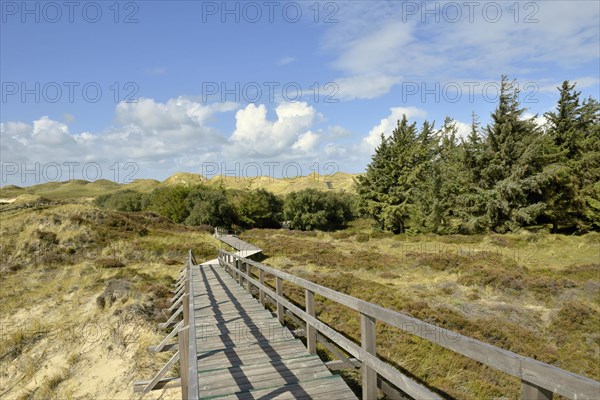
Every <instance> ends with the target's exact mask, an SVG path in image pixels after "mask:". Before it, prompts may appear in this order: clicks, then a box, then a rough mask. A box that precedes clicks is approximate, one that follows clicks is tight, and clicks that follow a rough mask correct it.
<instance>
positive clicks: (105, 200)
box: [94, 184, 355, 230]
mask: <svg viewBox="0 0 600 400" xmlns="http://www.w3.org/2000/svg"><path fill="white" fill-rule="evenodd" d="M354 197H355V196H354V195H351V194H345V193H335V192H322V191H318V190H316V189H304V190H301V191H298V192H292V193H290V194H288V195H287V196H286V197H285V198H283V199H282V198H280V197H277V196H275V195H274V194H273V193H271V192H268V191H266V190H264V189H258V190H252V191H239V190H225V189H223V188H213V187H210V186H207V185H203V184H200V185H197V186H184V185H179V186H169V187H159V188H156V189H154V190H153V191H152V192H150V193H146V194H141V193H136V192H133V191H130V190H125V191H121V192H117V193H113V194H107V195H102V196H99V197H97V198H96V200H95V201H94V204H96V205H97V206H99V207H102V208H107V209H112V210H116V211H140V210H146V211H151V212H155V213H157V214H159V215H161V216H163V217H166V218H169V219H170V220H171V221H173V222H177V223H184V224H186V225H190V226H201V225H202V226H224V227H233V228H236V229H239V228H243V229H248V228H277V227H280V226H281V224H282V222H283V221H284V220H287V221H289V222H290V226H291V227H292V228H294V229H301V230H311V229H335V228H340V227H343V226H344V225H345V224H346V223H347V222H348V221H350V220H351V219H352V218H353V217H354V214H355V212H354V211H353V201H354Z"/></svg>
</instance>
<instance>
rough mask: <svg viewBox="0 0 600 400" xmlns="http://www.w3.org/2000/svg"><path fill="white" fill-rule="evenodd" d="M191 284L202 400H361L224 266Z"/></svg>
mask: <svg viewBox="0 0 600 400" xmlns="http://www.w3.org/2000/svg"><path fill="white" fill-rule="evenodd" d="M235 239H237V238H235ZM227 240H229V239H227ZM230 241H231V243H232V244H235V245H236V246H241V247H243V246H244V244H243V243H242V241H239V239H238V240H233V239H232V240H230ZM234 247H235V246H234ZM192 279H193V281H194V285H193V288H194V293H193V297H194V322H193V323H194V326H195V327H196V347H197V352H198V354H197V360H198V385H199V388H200V398H213V397H214V398H246V399H254V398H261V397H263V398H269V399H270V398H278V399H279V398H282V399H284V398H285V399H291V398H319V397H321V398H327V400H332V399H347V398H353V399H355V398H356V397H355V396H354V394H353V393H352V391H351V390H350V389H349V388H348V386H347V385H346V384H345V383H344V381H343V380H342V379H341V378H339V377H338V376H333V375H331V372H330V371H329V369H328V368H327V367H326V366H325V365H324V363H323V362H322V361H321V360H320V359H319V358H318V357H317V356H315V355H310V354H309V352H308V350H307V349H306V347H304V345H303V344H302V342H301V341H300V340H298V339H296V338H294V337H293V335H292V333H291V332H290V331H289V329H287V328H286V327H283V326H282V325H281V324H280V323H279V321H278V320H277V318H275V317H274V316H273V314H271V312H270V311H268V310H265V309H264V307H263V306H262V305H261V304H260V302H258V301H257V299H255V298H254V297H252V295H250V294H249V293H248V292H247V291H245V290H244V289H243V288H241V287H240V286H239V284H238V283H237V282H236V281H235V280H234V279H233V278H232V277H231V276H229V275H228V274H227V273H226V272H225V271H224V270H223V269H222V268H221V267H220V266H218V265H215V264H203V265H201V266H198V269H197V270H195V271H194V273H193V275H192Z"/></svg>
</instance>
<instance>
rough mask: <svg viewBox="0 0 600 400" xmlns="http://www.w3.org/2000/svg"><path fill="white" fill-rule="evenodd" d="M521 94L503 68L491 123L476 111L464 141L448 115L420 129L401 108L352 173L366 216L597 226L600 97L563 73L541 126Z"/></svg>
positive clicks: (405, 224) (428, 224)
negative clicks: (585, 93)
mask: <svg viewBox="0 0 600 400" xmlns="http://www.w3.org/2000/svg"><path fill="white" fill-rule="evenodd" d="M518 95H519V91H518V89H517V88H516V87H515V85H514V82H510V81H508V79H507V78H506V77H503V78H502V82H501V90H500V100H499V104H498V106H497V108H496V110H495V111H494V113H493V114H492V122H491V123H490V124H489V125H488V126H487V127H485V128H484V129H483V130H481V129H480V127H479V123H478V122H477V117H476V116H474V117H473V123H472V132H471V134H470V135H469V137H468V139H467V140H463V141H461V142H460V143H459V142H458V140H457V137H456V136H457V128H456V124H455V123H454V122H453V121H452V119H447V120H446V121H445V122H444V124H443V126H442V128H441V129H439V130H435V129H434V127H433V125H432V124H430V123H429V122H427V121H426V122H425V123H424V124H423V126H422V127H421V129H420V130H418V129H417V127H416V124H415V123H412V124H410V123H409V122H408V120H407V118H406V117H404V118H403V119H402V120H401V121H399V122H398V126H397V127H396V129H395V130H394V132H393V133H392V135H391V136H390V137H384V136H382V138H381V144H380V145H379V147H378V148H377V149H376V151H375V154H374V155H373V159H372V162H371V163H370V164H369V166H368V167H367V172H366V174H365V175H362V176H359V177H357V178H356V183H357V191H358V194H359V196H360V198H361V202H360V210H361V212H362V213H363V215H367V216H371V217H373V218H375V220H376V221H377V222H378V225H379V226H380V227H381V228H382V229H384V230H389V231H391V232H395V233H402V232H405V231H410V232H433V233H476V232H484V231H489V230H492V231H496V232H509V231H510V232H515V231H517V230H519V229H520V228H522V227H531V226H540V225H541V226H546V225H547V226H550V227H551V229H552V232H558V231H559V230H563V231H569V232H573V231H577V232H580V233H583V232H587V231H590V230H598V229H599V228H600V208H599V207H600V183H599V182H600V104H599V103H598V101H597V100H596V99H593V98H589V99H586V100H584V101H583V102H580V100H579V95H580V94H579V93H578V92H576V91H575V89H574V85H570V84H569V82H565V83H564V84H563V86H562V88H560V100H559V102H558V105H557V110H556V112H551V113H547V114H546V117H547V119H548V124H547V126H545V127H540V126H537V125H536V123H535V118H524V113H525V111H526V110H525V109H524V108H522V107H521V106H520V104H519V101H518Z"/></svg>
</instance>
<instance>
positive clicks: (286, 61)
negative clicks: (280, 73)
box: [277, 57, 296, 65]
mask: <svg viewBox="0 0 600 400" xmlns="http://www.w3.org/2000/svg"><path fill="white" fill-rule="evenodd" d="M294 61H296V59H295V58H294V57H283V58H280V59H279V60H278V61H277V65H287V64H291V63H293V62H294Z"/></svg>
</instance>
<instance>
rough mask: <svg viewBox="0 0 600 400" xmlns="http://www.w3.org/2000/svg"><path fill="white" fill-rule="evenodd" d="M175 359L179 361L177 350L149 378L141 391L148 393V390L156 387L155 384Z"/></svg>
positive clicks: (173, 363) (171, 366)
mask: <svg viewBox="0 0 600 400" xmlns="http://www.w3.org/2000/svg"><path fill="white" fill-rule="evenodd" d="M177 361H179V352H176V353H175V354H173V356H172V357H171V359H170V360H169V361H167V363H166V364H165V365H164V366H163V367H162V369H161V370H160V371H158V372H157V374H156V375H155V376H154V378H152V379H151V380H150V382H149V383H148V385H147V386H146V387H145V388H144V389H143V390H142V392H143V393H148V392H149V391H151V390H153V389H154V388H155V387H156V385H157V384H158V382H159V381H160V380H161V379H162V378H163V377H164V375H165V374H166V373H167V371H169V370H170V369H171V368H173V365H175V363H176V362H177Z"/></svg>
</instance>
